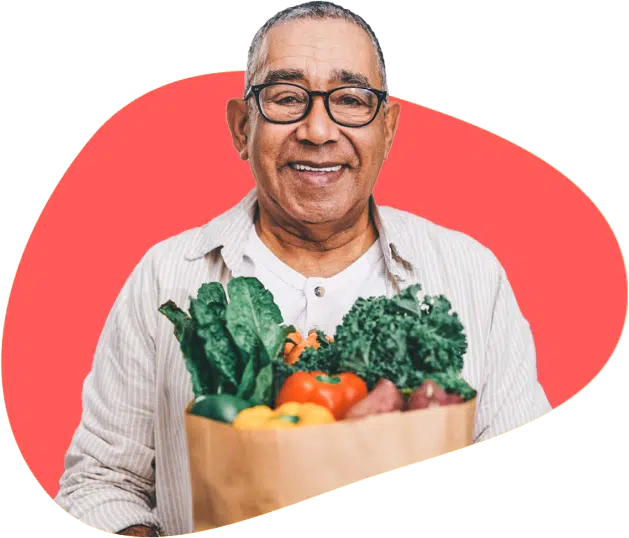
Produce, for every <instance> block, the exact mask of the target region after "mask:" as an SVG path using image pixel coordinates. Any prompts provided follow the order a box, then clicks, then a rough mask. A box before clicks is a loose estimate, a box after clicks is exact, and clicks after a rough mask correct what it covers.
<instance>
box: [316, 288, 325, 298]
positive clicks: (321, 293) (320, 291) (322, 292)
mask: <svg viewBox="0 0 629 538" xmlns="http://www.w3.org/2000/svg"><path fill="white" fill-rule="evenodd" d="M314 292H315V295H316V296H317V297H323V296H324V295H325V288H323V287H322V286H317V287H316V288H315V289H314Z"/></svg>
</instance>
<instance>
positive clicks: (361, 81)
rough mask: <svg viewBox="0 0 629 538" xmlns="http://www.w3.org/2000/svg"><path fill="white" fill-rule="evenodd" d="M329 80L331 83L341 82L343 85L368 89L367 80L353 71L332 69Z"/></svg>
mask: <svg viewBox="0 0 629 538" xmlns="http://www.w3.org/2000/svg"><path fill="white" fill-rule="evenodd" d="M331 80H332V81H333V82H342V83H343V84H355V85H357V86H365V87H366V88H369V87H370V84H369V79H368V78H367V77H366V76H364V75H361V74H360V73H356V72H354V71H348V70H347V69H334V70H333V71H332V76H331Z"/></svg>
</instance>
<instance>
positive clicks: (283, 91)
mask: <svg viewBox="0 0 629 538" xmlns="http://www.w3.org/2000/svg"><path fill="white" fill-rule="evenodd" d="M252 95H255V97H256V102H257V103H258V108H259V109H260V113H261V114H262V116H264V118H265V119H266V120H267V121H270V122H271V123H281V124H287V123H296V122H298V121H301V120H302V119H304V118H305V117H306V116H307V115H308V113H309V112H310V110H311V109H312V101H313V98H314V97H315V96H317V95H320V96H321V97H323V102H324V104H325V108H326V110H327V111H328V115H329V116H330V118H331V119H332V121H334V122H335V123H338V124H339V125H342V126H344V127H364V126H365V125H368V124H369V123H371V122H372V121H373V120H374V119H375V117H376V115H377V114H378V111H379V110H380V106H381V105H382V102H383V101H386V100H387V92H385V91H382V90H376V89H373V88H364V87H360V86H343V87H340V88H334V89H333V90H332V91H329V92H320V91H310V90H307V89H306V88H303V87H302V86H299V85H298V84H292V83H288V82H273V83H270V84H256V85H253V86H250V87H249V89H248V90H247V93H246V94H245V100H246V99H249V97H251V96H252Z"/></svg>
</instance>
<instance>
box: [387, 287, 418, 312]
mask: <svg viewBox="0 0 629 538" xmlns="http://www.w3.org/2000/svg"><path fill="white" fill-rule="evenodd" d="M421 289H422V287H421V285H420V284H412V285H410V286H408V287H407V288H405V289H403V290H402V291H401V292H400V293H398V294H397V295H395V296H393V297H392V298H391V305H393V306H394V307H396V308H398V309H399V310H400V311H402V312H406V313H408V314H411V315H413V316H421V315H422V311H421V309H420V306H421V305H420V302H419V299H418V298H417V294H418V293H419V292H420V291H421Z"/></svg>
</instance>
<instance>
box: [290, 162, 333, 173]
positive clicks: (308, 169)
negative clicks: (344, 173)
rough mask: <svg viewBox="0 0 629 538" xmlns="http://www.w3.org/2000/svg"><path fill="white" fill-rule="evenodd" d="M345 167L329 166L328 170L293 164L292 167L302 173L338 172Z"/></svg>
mask: <svg viewBox="0 0 629 538" xmlns="http://www.w3.org/2000/svg"><path fill="white" fill-rule="evenodd" d="M342 166H343V165H342V164H339V165H337V166H329V167H327V168H314V167H312V166H306V165H305V164H299V163H293V164H291V167H292V168H294V169H295V170H299V171H300V172H306V171H307V172H338V171H339V170H340V169H341V167H342Z"/></svg>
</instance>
